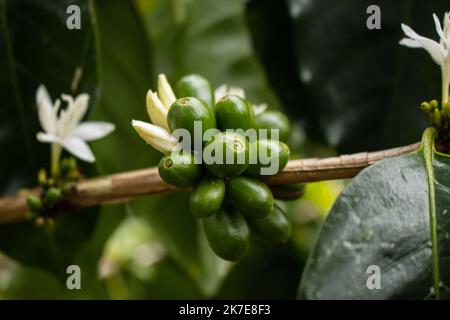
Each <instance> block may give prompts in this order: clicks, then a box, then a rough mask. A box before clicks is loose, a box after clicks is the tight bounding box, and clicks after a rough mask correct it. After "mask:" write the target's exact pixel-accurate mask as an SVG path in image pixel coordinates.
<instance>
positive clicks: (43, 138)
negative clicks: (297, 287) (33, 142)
mask: <svg viewBox="0 0 450 320" xmlns="http://www.w3.org/2000/svg"><path fill="white" fill-rule="evenodd" d="M36 139H37V140H38V141H39V142H46V143H59V142H60V140H59V138H58V137H57V136H55V135H54V134H51V133H46V132H38V133H37V134H36Z"/></svg>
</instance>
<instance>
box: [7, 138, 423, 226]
mask: <svg viewBox="0 0 450 320" xmlns="http://www.w3.org/2000/svg"><path fill="white" fill-rule="evenodd" d="M419 146H420V143H415V144H411V145H408V146H403V147H398V148H394V149H387V150H382V151H375V152H362V153H356V154H351V155H341V156H339V157H329V158H321V159H320V158H309V159H300V160H291V161H289V163H288V165H287V166H286V168H285V169H284V170H283V171H282V172H280V173H279V174H277V175H275V176H270V177H267V178H264V179H263V180H264V182H265V183H267V185H269V186H270V187H271V189H272V190H273V192H274V194H275V196H278V197H280V198H284V199H287V198H289V197H297V196H298V194H295V193H294V194H293V193H292V191H287V190H283V189H281V188H278V187H277V186H280V185H283V184H292V183H304V182H314V181H323V180H335V179H347V178H352V177H354V176H356V175H357V174H358V173H359V172H360V171H361V170H362V169H364V168H366V167H367V166H369V165H371V164H374V163H375V162H377V161H380V160H383V159H385V158H388V157H393V156H398V155H402V154H405V153H409V152H413V151H416V150H417V149H418V148H419ZM174 191H186V189H177V188H175V187H172V186H170V185H168V184H166V183H165V182H164V181H162V180H161V178H160V176H159V174H158V168H155V167H153V168H148V169H142V170H137V171H130V172H123V173H117V174H113V175H109V176H102V177H97V178H92V179H86V180H82V181H80V182H78V183H77V184H76V185H75V186H74V187H73V189H72V191H71V194H70V196H68V197H67V198H65V199H64V201H65V202H66V203H67V204H68V206H69V207H73V208H82V207H88V206H94V205H99V204H107V203H120V202H126V201H129V200H131V199H134V198H137V197H141V196H145V195H152V194H162V193H167V192H174ZM31 192H32V193H35V194H39V192H40V189H39V188H35V189H33V190H32V191H31ZM26 199H27V195H20V194H19V195H16V196H10V197H4V198H0V223H12V222H19V221H22V220H24V219H25V217H26V213H27V211H28V208H27V201H26Z"/></svg>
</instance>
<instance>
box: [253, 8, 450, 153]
mask: <svg viewBox="0 0 450 320" xmlns="http://www.w3.org/2000/svg"><path fill="white" fill-rule="evenodd" d="M372 4H373V3H372V2H371V1H368V0H367V1H366V0H364V1H361V0H348V1H344V2H342V3H341V2H339V3H338V2H333V3H330V1H326V0H315V1H303V0H290V1H270V0H265V1H259V0H254V1H250V3H249V5H248V21H249V25H250V27H251V29H252V34H253V39H254V43H255V48H256V49H257V52H258V54H259V56H260V59H261V61H262V62H263V63H264V65H265V69H266V71H267V73H268V76H269V80H270V83H271V84H272V85H273V87H274V88H275V89H276V91H277V93H278V94H279V96H280V98H281V100H282V101H283V103H284V105H285V107H286V108H287V109H288V110H289V111H290V112H291V113H292V114H293V115H296V117H297V119H299V121H300V122H302V123H304V124H305V125H306V127H307V129H308V131H309V133H310V134H312V135H313V136H314V137H316V138H317V137H320V138H322V139H324V140H325V141H326V142H327V143H329V144H330V145H332V146H335V147H337V148H338V150H339V151H340V152H355V151H366V150H374V149H382V148H386V147H390V146H398V145H403V144H408V143H412V142H414V141H417V140H419V139H420V133H421V132H422V130H423V129H424V128H425V125H426V117H424V116H423V115H422V113H421V111H420V109H419V105H420V103H421V102H422V101H425V100H431V99H438V100H439V99H440V92H439V90H440V70H439V67H438V66H437V65H436V64H435V63H434V62H433V61H432V60H431V59H430V58H429V56H428V54H427V53H426V52H425V51H423V50H412V49H409V48H405V47H401V46H399V44H398V42H399V40H400V39H401V38H402V37H403V36H404V35H403V32H402V30H401V28H400V24H401V23H402V22H403V23H406V24H408V25H410V26H412V27H413V28H414V30H416V31H417V32H418V33H419V34H422V35H424V36H427V37H433V38H434V39H438V35H437V34H436V30H435V25H434V21H433V18H432V14H433V13H436V14H437V15H438V16H439V17H443V13H444V12H445V11H446V10H447V9H448V4H446V2H445V1H440V0H432V1H414V2H413V1H408V0H403V1H380V2H379V3H378V6H379V7H380V10H381V29H379V30H370V29H368V28H367V26H366V22H367V19H368V18H369V17H370V15H371V14H367V13H366V11H367V8H368V7H369V6H370V5H372ZM291 39H293V41H291Z"/></svg>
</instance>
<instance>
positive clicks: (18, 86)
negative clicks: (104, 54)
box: [0, 0, 99, 279]
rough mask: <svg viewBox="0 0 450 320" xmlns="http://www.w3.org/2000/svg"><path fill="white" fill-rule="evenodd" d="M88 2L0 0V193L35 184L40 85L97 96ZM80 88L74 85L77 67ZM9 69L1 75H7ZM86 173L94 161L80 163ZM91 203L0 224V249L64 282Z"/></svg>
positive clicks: (42, 162) (40, 163)
mask: <svg viewBox="0 0 450 320" xmlns="http://www.w3.org/2000/svg"><path fill="white" fill-rule="evenodd" d="M69 4H76V5H79V6H80V8H81V27H82V28H81V30H69V29H67V27H66V19H67V17H68V16H67V14H66V9H67V7H68V6H69ZM89 9H90V7H89V2H88V1H82V0H80V1H69V0H64V1H50V0H44V1H39V2H36V1H31V0H14V1H11V0H1V1H0V18H1V22H0V69H1V70H5V72H2V73H0V100H1V101H2V108H1V111H0V127H1V128H2V134H1V135H0V149H1V150H2V152H4V156H3V157H2V158H1V160H0V161H1V162H0V164H1V166H2V168H4V169H5V170H2V171H1V174H0V192H1V194H5V193H13V192H15V191H17V189H18V188H20V187H25V186H27V187H31V186H33V185H35V184H36V176H37V171H38V168H40V167H46V168H48V155H49V153H50V145H49V144H41V143H39V144H38V142H37V140H36V138H35V135H36V133H37V132H38V131H39V130H41V129H40V126H39V123H38V116H37V112H36V106H35V94H36V89H37V87H38V85H39V84H41V83H43V84H45V85H46V86H47V88H48V89H49V92H50V94H51V95H52V97H53V99H56V98H57V97H58V95H60V94H61V93H71V94H77V93H80V92H87V93H89V94H90V95H91V101H90V105H91V106H92V105H94V104H95V101H96V98H97V94H98V90H99V87H98V79H97V59H96V55H95V49H96V48H95V41H94V27H93V24H92V21H91V15H90V10H89ZM77 69H78V70H80V71H79V72H81V73H80V74H79V78H78V79H77V81H78V85H76V86H74V85H73V79H74V75H75V73H76V71H75V70H77ZM6 70H7V72H6ZM86 169H87V170H88V171H90V170H92V166H86ZM96 220H97V208H90V209H89V210H84V211H83V212H81V213H73V214H69V215H64V216H61V217H58V218H57V219H56V220H55V224H54V225H53V226H46V227H36V226H34V225H33V223H31V222H23V223H17V224H9V225H1V226H0V250H2V251H4V252H5V253H6V254H8V255H9V256H10V257H11V258H14V259H16V260H18V261H20V262H22V263H25V264H27V265H30V266H33V267H39V268H41V269H44V270H46V271H48V272H50V273H52V274H54V275H55V276H57V277H59V279H65V276H66V268H67V266H68V265H70V264H73V262H74V259H75V256H76V254H77V252H78V250H79V249H80V248H81V247H82V246H83V244H84V242H85V241H86V240H87V239H88V238H89V237H90V235H91V232H92V230H94V228H95V224H96Z"/></svg>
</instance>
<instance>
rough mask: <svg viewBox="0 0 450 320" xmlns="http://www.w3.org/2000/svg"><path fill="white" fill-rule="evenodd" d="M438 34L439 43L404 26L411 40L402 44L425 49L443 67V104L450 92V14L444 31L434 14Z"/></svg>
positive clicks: (401, 41) (446, 16) (445, 16)
mask: <svg viewBox="0 0 450 320" xmlns="http://www.w3.org/2000/svg"><path fill="white" fill-rule="evenodd" d="M433 18H434V23H435V25H436V32H437V33H438V35H439V38H440V40H439V42H436V41H434V40H432V39H429V38H426V37H423V36H421V35H419V34H417V33H416V32H414V30H413V29H411V28H410V27H409V26H407V25H406V24H402V29H403V32H405V34H406V35H407V36H408V37H409V38H403V39H401V40H400V44H401V45H404V46H407V47H409V48H423V49H425V50H426V51H427V52H428V53H429V54H430V56H431V58H432V59H433V61H434V62H436V63H437V64H438V65H439V66H440V67H441V73H442V102H443V103H447V102H448V91H449V85H450V55H449V50H450V12H447V13H445V15H444V29H442V27H441V23H440V22H439V19H438V17H437V16H436V15H435V14H433Z"/></svg>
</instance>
